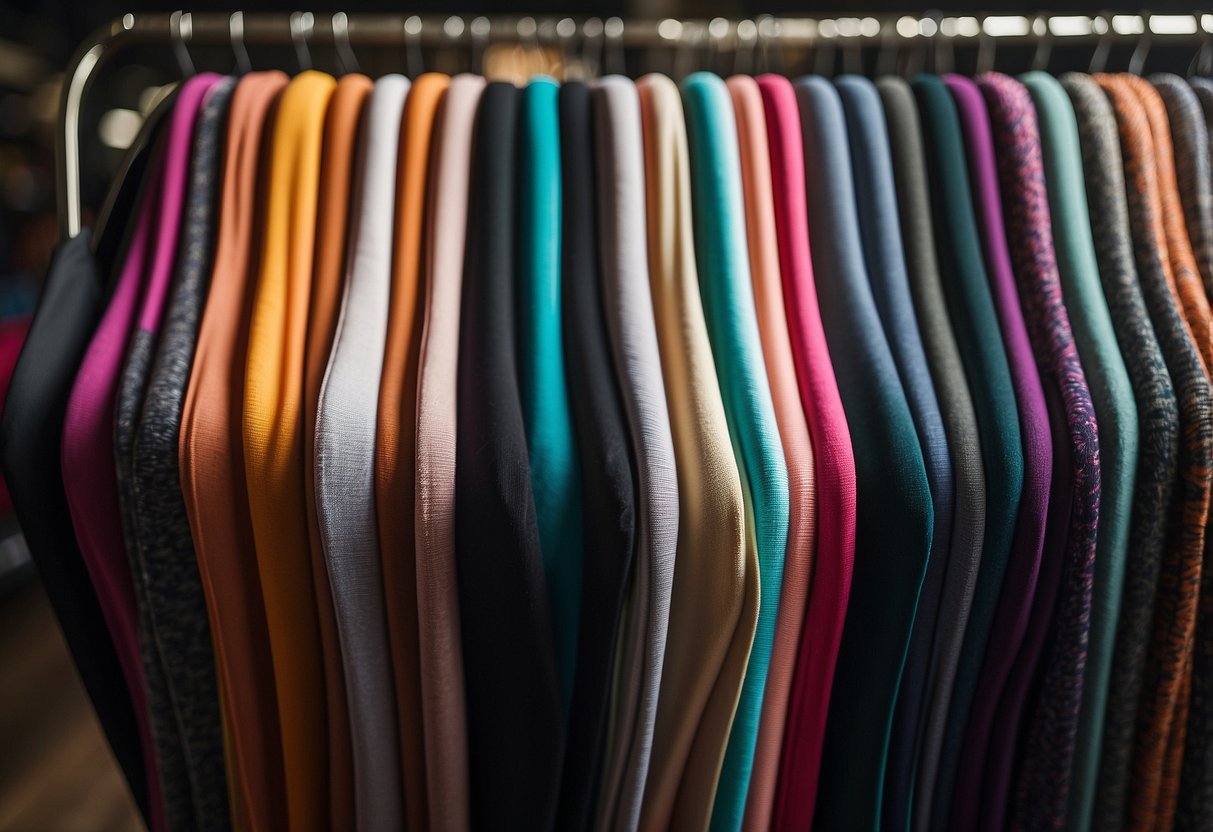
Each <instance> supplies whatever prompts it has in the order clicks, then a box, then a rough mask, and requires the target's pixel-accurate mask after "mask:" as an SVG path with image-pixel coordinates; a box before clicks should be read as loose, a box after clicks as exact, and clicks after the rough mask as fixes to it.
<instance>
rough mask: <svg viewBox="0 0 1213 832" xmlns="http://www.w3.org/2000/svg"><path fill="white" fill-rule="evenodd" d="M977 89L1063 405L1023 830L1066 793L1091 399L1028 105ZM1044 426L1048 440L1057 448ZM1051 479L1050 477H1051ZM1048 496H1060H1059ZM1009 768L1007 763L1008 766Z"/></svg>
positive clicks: (1096, 496) (999, 79) (1030, 317)
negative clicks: (1055, 548) (1065, 508)
mask: <svg viewBox="0 0 1213 832" xmlns="http://www.w3.org/2000/svg"><path fill="white" fill-rule="evenodd" d="M980 86H981V89H982V93H983V94H984V96H985V99H986V103H987V106H988V107H989V109H990V113H991V118H992V122H993V132H994V139H995V142H996V145H997V153H998V160H999V176H1000V179H1001V182H1002V189H1003V195H1004V196H1003V198H1004V201H1005V210H1006V216H1007V236H1008V240H1009V244H1010V248H1011V252H1012V258H1013V260H1012V262H1013V264H1014V266H1015V270H1016V273H1017V275H1018V277H1019V281H1020V294H1021V296H1022V298H1023V301H1024V309H1025V318H1026V321H1027V323H1028V325H1029V327H1030V332H1031V335H1032V339H1033V347H1034V349H1035V352H1036V356H1037V362H1038V363H1039V365H1040V366H1041V367H1042V369H1046V375H1045V380H1046V383H1051V384H1052V385H1053V386H1054V388H1055V391H1056V392H1055V393H1054V395H1055V396H1057V397H1058V398H1059V399H1060V400H1061V401H1062V403H1063V405H1064V408H1065V416H1066V426H1067V430H1066V433H1065V441H1067V442H1068V443H1069V447H1068V449H1067V450H1066V451H1062V452H1057V453H1055V458H1066V459H1068V461H1069V465H1070V471H1069V476H1068V478H1066V480H1065V481H1066V482H1067V485H1068V486H1069V488H1070V489H1071V491H1072V493H1071V496H1070V497H1069V502H1070V511H1069V515H1070V516H1069V529H1068V532H1067V534H1066V540H1065V548H1064V551H1063V555H1064V561H1063V563H1062V565H1061V567H1060V572H1061V578H1060V587H1059V590H1058V599H1057V602H1056V605H1057V606H1056V611H1055V613H1054V615H1055V618H1054V621H1053V622H1052V624H1051V625H1050V627H1049V629H1050V630H1051V639H1052V644H1051V647H1050V651H1051V655H1049V656H1048V657H1047V658H1046V660H1045V664H1044V667H1043V672H1042V673H1041V681H1040V691H1039V693H1038V696H1039V701H1038V702H1037V703H1036V705H1035V713H1034V714H1033V715H1032V718H1031V720H1030V722H1029V725H1028V732H1027V736H1026V738H1025V739H1024V741H1023V742H1024V751H1023V762H1022V766H1023V768H1022V770H1021V771H1020V773H1019V784H1018V786H1017V795H1016V804H1017V805H1016V812H1015V821H1016V823H1017V824H1019V825H1022V826H1023V827H1025V828H1044V827H1048V828H1055V829H1056V828H1061V827H1062V826H1063V825H1064V823H1065V819H1066V811H1067V805H1068V800H1069V796H1070V776H1071V772H1072V770H1073V765H1074V750H1075V745H1076V740H1077V736H1078V727H1079V710H1080V707H1081V704H1082V699H1083V687H1084V681H1085V679H1084V674H1085V672H1086V669H1087V652H1088V651H1087V645H1088V636H1089V627H1090V620H1091V596H1092V585H1093V583H1094V581H1095V556H1096V531H1097V529H1098V524H1099V518H1100V508H1101V505H1102V503H1101V497H1102V477H1101V469H1100V438H1101V437H1100V432H1099V430H1098V426H1097V424H1096V421H1095V406H1094V403H1093V402H1092V398H1091V392H1090V389H1089V387H1088V384H1087V379H1086V373H1085V371H1084V369H1083V365H1082V363H1081V361H1080V359H1079V355H1078V346H1077V344H1076V343H1075V340H1074V335H1073V331H1072V329H1071V325H1070V316H1069V313H1068V311H1067V309H1066V306H1065V302H1064V298H1063V294H1062V283H1061V276H1060V274H1059V272H1058V266H1057V258H1056V254H1055V251H1054V248H1053V237H1054V234H1053V227H1052V222H1051V217H1050V214H1049V197H1048V192H1047V189H1046V186H1045V168H1044V163H1043V160H1042V158H1041V153H1042V151H1041V143H1040V132H1039V130H1038V128H1037V124H1036V110H1035V108H1034V107H1033V104H1032V98H1031V96H1030V94H1029V93H1028V90H1027V88H1026V87H1024V85H1023V84H1021V83H1020V82H1019V81H1016V80H1015V79H1014V78H1011V77H1009V76H1006V75H999V74H996V73H987V74H985V75H983V76H981V78H980ZM1057 434H1058V431H1055V432H1054V443H1055V445H1060V444H1061V443H1060V442H1059V441H1058V437H1057ZM1057 479H1058V478H1055V480H1054V481H1055V482H1057ZM1055 499H1064V498H1062V497H1061V495H1060V494H1057V495H1056V496H1055ZM1008 768H1009V765H1008Z"/></svg>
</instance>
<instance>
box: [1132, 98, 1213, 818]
mask: <svg viewBox="0 0 1213 832" xmlns="http://www.w3.org/2000/svg"><path fill="white" fill-rule="evenodd" d="M1132 83H1133V86H1134V88H1135V89H1136V92H1137V95H1138V97H1139V98H1140V99H1141V103H1142V107H1143V109H1144V110H1145V112H1146V116H1147V118H1148V119H1149V122H1150V132H1151V134H1152V136H1153V139H1154V157H1155V158H1154V163H1155V168H1156V171H1157V174H1158V196H1159V199H1160V200H1161V202H1162V212H1161V215H1162V219H1163V228H1164V231H1165V233H1166V237H1167V244H1166V248H1167V252H1168V256H1169V258H1170V261H1171V271H1172V275H1173V277H1174V280H1175V285H1176V287H1177V288H1178V290H1179V296H1180V298H1181V300H1182V302H1183V308H1184V312H1185V316H1186V318H1187V320H1188V325H1189V326H1190V328H1191V330H1192V334H1193V337H1194V340H1195V342H1196V346H1197V349H1198V350H1199V351H1200V354H1201V356H1202V358H1203V359H1204V365H1205V374H1206V376H1209V375H1210V373H1213V316H1211V313H1210V307H1209V298H1208V296H1207V295H1206V293H1205V286H1204V284H1203V283H1202V281H1201V279H1200V272H1199V270H1198V266H1197V261H1196V256H1195V253H1194V251H1193V247H1192V242H1191V239H1190V237H1189V235H1188V231H1187V228H1186V227H1185V223H1184V214H1183V205H1182V199H1181V197H1180V194H1179V185H1178V182H1177V171H1176V167H1175V155H1174V151H1173V148H1172V143H1171V129H1170V127H1169V125H1168V122H1167V110H1166V106H1165V104H1164V103H1163V100H1162V96H1160V95H1159V93H1158V90H1157V89H1156V88H1155V87H1153V86H1152V85H1150V84H1149V83H1147V82H1145V81H1143V80H1142V79H1140V78H1134V79H1132ZM1185 91H1187V90H1185ZM1189 103H1190V104H1191V105H1192V106H1193V107H1194V106H1195V102H1192V101H1191V100H1190V99H1189ZM1205 525H1206V526H1207V525H1208V517H1206V520H1205ZM1205 540H1206V544H1205V549H1206V552H1208V551H1209V550H1210V549H1211V548H1213V543H1211V542H1210V536H1209V532H1208V530H1207V529H1206V530H1205ZM1206 557H1208V554H1206ZM1201 569H1203V563H1201V564H1198V565H1196V568H1195V569H1194V570H1193V572H1192V573H1190V574H1191V575H1192V576H1193V579H1195V576H1196V575H1198V574H1199V572H1200V570H1201ZM1195 587H1196V584H1192V585H1185V586H1184V587H1183V588H1182V589H1181V590H1180V591H1179V593H1178V602H1177V606H1178V607H1179V609H1180V610H1182V612H1181V613H1180V614H1179V615H1178V616H1177V617H1176V620H1177V621H1178V622H1180V623H1182V622H1183V621H1184V617H1185V616H1188V617H1189V618H1190V619H1191V620H1192V624H1191V628H1192V629H1191V631H1190V633H1189V635H1188V641H1187V644H1186V646H1185V654H1186V655H1185V656H1184V657H1183V661H1184V667H1183V670H1182V673H1181V676H1180V680H1179V691H1178V694H1177V697H1176V702H1175V713H1174V715H1173V716H1172V718H1171V730H1170V733H1169V736H1168V737H1167V746H1166V751H1165V755H1164V758H1163V770H1162V784H1161V791H1160V793H1159V798H1158V810H1157V812H1158V817H1157V822H1158V823H1159V824H1161V825H1162V826H1163V827H1167V828H1169V827H1170V826H1171V825H1172V824H1173V823H1174V820H1175V812H1176V809H1177V805H1178V798H1179V786H1180V777H1181V768H1182V764H1183V749H1184V746H1185V743H1186V733H1187V727H1188V704H1189V696H1190V690H1191V684H1192V665H1193V653H1192V650H1193V641H1194V638H1195V635H1196V632H1195V627H1196V623H1195V619H1196V617H1197V613H1198V610H1197V609H1195V608H1193V609H1192V612H1191V613H1190V614H1189V613H1188V610H1189V608H1191V607H1197V606H1198V605H1199V593H1197V592H1196V591H1195Z"/></svg>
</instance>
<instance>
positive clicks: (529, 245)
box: [516, 78, 582, 708]
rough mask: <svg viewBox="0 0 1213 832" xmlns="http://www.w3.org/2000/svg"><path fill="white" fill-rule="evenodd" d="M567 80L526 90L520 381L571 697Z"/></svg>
mask: <svg viewBox="0 0 1213 832" xmlns="http://www.w3.org/2000/svg"><path fill="white" fill-rule="evenodd" d="M559 93H560V87H559V85H557V84H556V82H555V81H552V80H551V79H549V78H537V79H535V80H534V81H531V82H530V83H529V84H528V85H527V86H526V89H525V90H524V91H523V93H522V104H521V107H522V111H521V113H520V114H519V120H520V132H521V134H520V136H519V139H518V253H517V257H518V282H517V288H516V291H517V298H516V303H517V305H518V321H517V324H516V326H517V328H518V391H519V394H520V395H521V396H522V419H523V422H524V424H525V425H526V444H527V454H528V456H529V458H530V461H531V493H533V494H534V495H535V519H536V522H537V523H538V525H539V545H540V550H541V551H542V552H543V568H544V573H545V574H546V576H547V585H548V595H549V605H550V606H551V609H552V626H553V627H555V634H556V659H557V662H558V664H557V668H558V670H559V671H560V685H561V692H562V695H563V701H564V703H565V707H566V708H567V707H568V703H569V700H570V698H571V696H572V691H573V674H574V672H575V669H576V666H577V628H578V624H579V622H580V606H581V574H582V563H581V558H582V520H581V472H580V470H579V465H578V459H577V447H576V446H577V442H576V438H575V437H574V435H573V414H572V412H571V408H570V405H569V391H568V380H567V377H566V373H565V359H564V342H563V339H562V337H561V336H562V331H561V329H562V328H561V319H560V305H561V282H560V265H561V262H560V260H561V254H560V252H561V245H560V243H561V235H560V227H561V226H560V223H561V216H560V214H561V183H560V119H559V112H558V96H559Z"/></svg>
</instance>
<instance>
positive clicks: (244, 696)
mask: <svg viewBox="0 0 1213 832" xmlns="http://www.w3.org/2000/svg"><path fill="white" fill-rule="evenodd" d="M286 83H287V78H286V75H284V74H283V73H281V72H254V73H250V74H248V75H246V76H244V77H243V78H242V79H241V80H240V83H239V84H237V86H236V90H235V92H234V93H233V94H232V102H231V110H230V113H229V115H228V134H227V142H226V145H227V146H226V150H225V152H224V166H223V178H222V183H221V184H220V190H219V196H220V200H221V201H220V207H219V212H218V228H217V231H216V237H215V251H214V263H213V266H212V268H211V274H210V280H209V285H208V286H207V287H206V295H205V302H204V305H203V307H202V308H201V309H200V310H199V311H200V312H201V317H200V320H199V324H198V331H197V339H196V343H195V348H194V354H193V360H192V363H191V364H190V365H187V367H189V376H188V385H187V386H186V388H185V391H184V393H185V398H184V400H183V402H182V407H181V429H180V435H179V442H178V444H177V446H176V448H175V449H174V451H175V453H177V455H178V465H179V467H180V477H181V479H180V488H181V494H182V496H183V498H184V501H185V502H184V508H185V511H186V516H187V519H188V522H189V532H190V534H191V537H192V539H193V545H194V549H195V556H196V558H197V564H198V573H199V575H200V577H201V579H202V589H203V591H204V593H205V597H206V605H207V611H208V613H209V614H210V624H211V637H212V638H213V639H214V645H215V662H216V672H217V674H218V681H219V686H220V687H219V689H220V693H221V695H220V699H221V701H222V704H223V708H224V713H225V715H226V719H227V724H228V725H229V726H230V729H231V740H232V749H231V751H230V752H229V758H230V759H231V761H232V763H233V764H234V767H235V771H234V772H231V773H229V777H230V778H231V780H232V782H233V783H234V784H235V788H234V789H233V793H232V803H233V809H234V810H236V811H237V812H240V813H242V814H243V816H244V817H245V818H247V822H248V826H249V828H250V829H258V830H259V829H272V828H274V827H275V825H276V824H278V823H279V822H280V819H281V818H282V817H283V816H284V813H285V811H286V795H285V792H284V791H283V781H282V777H283V767H282V737H281V734H280V732H279V727H278V703H277V701H276V699H275V685H274V676H273V671H272V668H271V665H270V645H269V635H268V632H267V630H266V622H265V608H264V605H263V604H262V600H261V581H260V578H259V577H258V575H257V563H256V554H255V552H254V550H253V530H252V527H251V526H250V524H249V514H248V496H247V494H248V490H247V486H246V485H245V479H244V449H243V446H242V443H241V442H240V410H241V402H242V401H243V398H244V366H243V364H244V362H243V361H241V360H235V359H236V357H237V356H243V355H244V353H245V350H246V349H247V341H248V309H249V298H250V297H251V295H252V292H251V287H252V281H251V280H250V272H251V266H250V260H251V257H250V254H251V251H250V249H251V244H252V237H253V216H254V214H255V212H256V209H257V203H258V199H259V197H260V196H261V194H259V193H258V191H259V189H258V170H259V168H260V161H261V149H262V141H263V139H264V137H265V135H266V133H267V132H268V130H269V129H270V111H271V108H272V106H273V104H274V102H275V101H276V100H277V98H278V96H279V95H280V94H281V92H282V89H283V88H284V87H285V86H286ZM217 184H218V183H217Z"/></svg>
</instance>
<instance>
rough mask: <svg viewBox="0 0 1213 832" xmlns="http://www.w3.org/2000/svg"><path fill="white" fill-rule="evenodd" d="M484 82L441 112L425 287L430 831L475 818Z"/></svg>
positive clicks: (456, 87) (421, 605)
mask: <svg viewBox="0 0 1213 832" xmlns="http://www.w3.org/2000/svg"><path fill="white" fill-rule="evenodd" d="M484 83H485V82H484V79H483V78H480V77H478V76H474V75H457V76H455V77H454V78H452V79H451V81H450V84H449V86H448V87H447V90H446V94H445V95H444V97H443V101H442V104H441V106H440V107H439V108H438V112H437V114H436V117H435V123H434V131H433V137H432V139H431V149H430V167H429V171H428V185H429V187H428V194H427V202H426V207H425V217H426V224H425V228H424V237H423V241H424V246H425V248H424V251H423V258H424V259H423V264H424V277H423V278H422V280H421V283H422V286H421V289H420V291H421V295H422V297H421V303H420V307H421V311H420V314H421V345H420V353H419V356H418V365H417V434H416V466H415V487H416V500H415V516H414V522H415V533H416V545H417V549H416V569H417V576H416V585H417V620H418V628H419V629H418V639H419V650H418V658H419V663H420V669H421V712H422V717H423V720H424V721H423V726H422V728H423V733H424V738H425V739H424V741H425V774H426V789H427V793H428V801H429V809H430V818H429V828H430V829H433V830H451V831H452V832H458V831H459V830H464V829H467V827H468V822H469V814H468V809H469V807H468V760H467V722H466V717H465V714H464V689H463V654H462V650H461V644H462V637H461V634H460V628H459V595H458V590H457V584H456V574H455V441H456V440H455V407H456V396H455V392H456V381H457V370H458V367H459V314H460V305H461V295H462V287H463V252H464V241H465V232H466V229H467V203H468V188H469V184H470V183H469V181H468V178H469V175H470V168H471V154H472V128H473V125H474V124H475V120H476V106H477V104H478V103H479V101H480V93H481V92H482V91H483V90H484ZM402 510H407V507H402Z"/></svg>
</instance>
